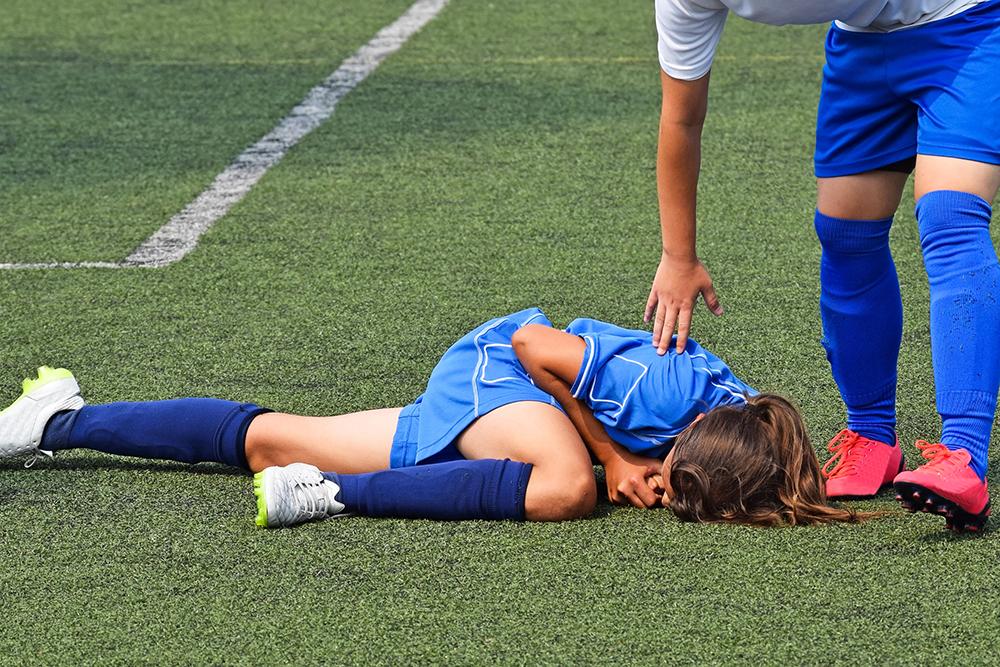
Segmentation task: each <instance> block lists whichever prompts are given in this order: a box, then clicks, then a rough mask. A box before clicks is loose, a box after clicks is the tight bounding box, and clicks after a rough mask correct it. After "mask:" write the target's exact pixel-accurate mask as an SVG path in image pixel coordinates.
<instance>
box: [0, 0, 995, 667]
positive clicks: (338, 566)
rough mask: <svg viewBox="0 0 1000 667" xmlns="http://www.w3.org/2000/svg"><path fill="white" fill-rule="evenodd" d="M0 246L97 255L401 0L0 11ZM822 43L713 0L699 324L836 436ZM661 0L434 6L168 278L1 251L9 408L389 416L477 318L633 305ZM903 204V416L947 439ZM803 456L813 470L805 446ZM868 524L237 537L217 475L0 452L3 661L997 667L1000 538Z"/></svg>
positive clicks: (649, 192)
mask: <svg viewBox="0 0 1000 667" xmlns="http://www.w3.org/2000/svg"><path fill="white" fill-rule="evenodd" d="M8 5H10V6H11V7H12V9H11V10H10V11H9V12H8V7H7V6H5V8H4V18H5V19H12V20H5V21H4V22H0V105H2V114H0V198H2V199H0V202H2V206H0V228H2V229H3V234H2V235H0V261H3V262H26V261H44V260H62V261H68V260H74V261H75V260H88V259H98V260H110V261H114V260H118V259H121V258H122V257H123V256H124V255H125V254H127V253H128V252H129V251H130V250H131V249H132V248H134V247H135V245H137V244H138V243H139V242H141V241H142V239H144V238H145V237H146V236H147V235H148V234H149V233H151V232H152V231H153V230H155V229H156V228H157V227H159V226H160V225H161V224H163V222H165V221H166V220H167V219H168V218H169V217H170V216H171V215H172V214H173V213H175V212H177V211H178V210H180V208H182V207H183V206H184V204H186V203H187V202H188V201H189V200H190V199H191V198H192V197H193V196H195V195H196V194H197V193H198V192H200V191H201V189H203V188H204V187H205V186H206V185H207V184H208V183H209V182H211V179H212V178H213V177H214V175H215V174H216V173H217V172H218V171H219V170H220V169H222V168H223V167H224V166H225V165H226V164H228V162H229V161H230V160H231V159H232V158H233V157H234V156H235V155H236V154H238V153H239V151H240V150H242V148H243V147H245V146H246V145H248V144H250V143H252V142H254V141H256V140H257V139H258V138H259V137H260V136H261V135H263V134H264V133H265V132H267V131H268V130H269V129H270V128H271V127H272V126H273V124H274V123H275V122H276V121H277V119H278V118H280V117H281V116H282V115H283V114H284V113H286V112H287V110H288V109H290V108H291V106H293V105H294V104H295V103H296V102H297V101H298V100H299V99H300V98H301V97H302V95H304V94H305V92H306V91H307V90H308V89H309V88H310V87H311V86H313V85H315V84H316V83H318V82H319V81H320V80H321V79H322V78H323V77H324V76H326V74H328V73H329V72H330V71H332V70H333V69H334V68H335V67H336V66H337V64H338V63H339V62H340V60H342V59H343V58H344V57H345V56H346V55H347V54H349V53H351V52H352V51H353V50H354V49H356V48H357V47H358V46H360V45H361V44H363V43H364V42H365V41H367V40H368V39H369V37H370V36H371V35H372V34H374V32H375V31H376V30H378V28H379V27H381V26H383V25H385V24H387V23H389V22H390V21H391V20H393V19H394V18H395V17H396V16H398V15H399V13H401V12H402V11H403V9H404V8H405V7H406V5H407V3H406V2H385V3H381V2H380V3H372V2H363V1H361V0H356V1H352V2H338V3H320V2H310V3H303V2H296V3H265V2H252V3H222V2H218V3H211V4H206V3H195V2H179V3H147V4H143V3H110V2H106V1H104V0H80V1H79V2H73V3H62V4H61V5H60V4H59V3H54V2H52V3H49V2H46V3H44V5H45V6H44V7H43V6H42V5H40V4H39V3H38V2H27V1H17V2H11V3H8ZM824 30H825V29H824V28H823V27H804V28H792V27H787V28H780V29H779V28H767V27H762V26H754V25H750V24H748V23H745V22H741V21H739V20H735V19H733V20H731V21H730V25H729V26H728V27H727V29H726V35H725V37H724V39H723V43H722V47H721V50H720V54H719V59H718V63H717V66H716V68H715V71H714V72H713V81H712V93H711V95H712V99H711V113H710V117H709V120H708V123H707V126H706V129H705V146H704V156H703V163H704V174H703V177H702V187H701V195H700V200H699V206H700V216H701V228H700V241H699V243H700V245H699V249H700V252H701V254H702V257H703V259H704V260H705V262H706V263H707V264H708V266H709V267H710V269H711V271H712V274H713V276H714V278H715V281H716V287H717V289H718V291H719V294H720V297H721V299H722V301H723V303H724V305H725V307H726V314H725V315H724V316H723V317H721V318H714V317H712V316H710V315H709V314H708V313H707V312H706V311H704V310H701V311H699V313H698V316H697V318H696V321H695V336H696V337H697V338H698V340H699V341H701V342H702V343H704V344H705V345H707V346H708V347H710V348H711V349H713V350H714V351H715V352H717V353H718V354H720V355H721V356H722V357H723V358H725V359H727V360H728V361H729V362H730V363H731V365H732V366H733V368H734V369H735V370H736V371H737V373H739V374H740V375H741V376H743V377H744V378H746V379H747V380H748V381H750V382H751V383H752V384H754V385H756V386H757V387H759V388H761V389H766V390H772V391H780V392H782V393H785V394H787V395H789V396H791V397H793V398H794V399H795V400H796V401H797V403H798V404H799V405H800V406H801V407H802V410H803V412H804V414H805V416H806V418H807V421H808V424H809V427H810V431H811V433H812V435H813V437H814V440H815V444H816V447H817V450H819V449H821V447H822V443H824V442H825V440H826V439H827V438H829V437H830V436H831V435H832V434H833V433H835V432H836V430H837V429H839V428H840V427H841V423H842V419H843V415H842V412H841V408H840V406H839V402H838V397H837V392H836V389H835V387H834V386H833V383H832V381H831V380H830V377H829V370H828V367H827V365H826V361H825V359H824V356H823V351H822V349H821V347H820V345H819V337H820V323H819V316H818V309H817V300H818V280H817V278H818V258H819V249H818V245H817V243H816V242H815V239H814V236H813V232H812V208H813V203H814V185H813V181H812V177H811V163H810V154H811V148H812V143H813V139H812V132H813V123H814V116H815V106H816V101H817V92H818V86H819V80H820V68H821V66H822V40H823V34H824ZM657 72H658V68H657V63H656V58H655V33H654V30H653V24H652V3H651V2H648V0H629V1H628V2H622V3H602V2H597V1H596V0H593V1H591V0H588V1H587V2H580V1H579V0H557V1H553V2H546V3H537V2H531V1H530V0H518V1H509V2H502V3H501V2H491V3H486V2H479V1H476V0H453V2H452V3H451V4H450V5H449V6H448V7H447V8H446V9H445V10H444V11H443V13H442V14H441V15H440V16H439V17H438V18H437V19H435V20H434V21H433V22H432V23H431V24H429V25H428V26H427V27H426V28H425V29H424V30H423V31H422V32H421V33H419V34H418V35H417V36H415V37H414V38H413V39H412V40H411V41H410V42H408V43H407V44H406V45H405V46H404V47H403V49H402V50H401V51H400V52H399V53H397V54H395V55H393V56H392V57H391V58H389V59H388V60H387V61H386V62H385V63H384V64H383V65H382V66H381V67H380V68H379V70H378V71H377V72H376V73H375V74H374V75H372V77H371V78H370V79H368V80H367V81H365V82H364V83H363V84H362V85H361V86H360V87H359V88H358V89H357V90H356V91H354V92H352V93H351V94H350V95H349V96H348V97H346V98H345V99H344V100H343V101H342V103H341V104H340V106H339V107H338V109H337V112H336V114H335V115H334V116H333V117H332V118H331V120H330V121H328V122H327V123H326V124H325V125H324V126H323V127H321V128H320V129H319V130H317V131H316V132H315V133H313V134H312V135H310V136H309V137H307V138H306V139H305V140H304V141H303V142H302V143H301V144H300V145H299V146H297V147H295V148H294V149H293V150H292V151H291V152H290V153H289V155H288V156H287V157H286V158H285V160H284V161H283V162H282V163H281V164H280V165H278V166H277V167H276V168H275V169H274V170H273V171H272V172H270V173H269V174H268V175H267V176H265V178H264V179H263V180H262V181H261V182H260V183H259V184H258V186H257V187H256V188H255V189H254V191H253V192H252V193H251V194H250V195H249V196H248V197H247V198H246V199H245V200H244V201H243V202H241V203H240V204H238V205H237V206H236V207H235V208H234V209H233V210H232V211H231V212H230V214H229V215H228V216H227V217H225V218H224V219H222V220H221V221H220V222H219V223H218V224H217V225H216V226H215V227H214V228H213V229H212V230H211V231H210V232H209V233H208V234H206V235H205V236H204V237H203V239H202V241H201V243H200V245H199V247H198V248H197V250H196V251H195V252H194V253H192V254H191V255H189V256H188V257H187V258H185V259H184V260H183V261H182V262H180V263H178V264H176V265H173V266H170V267H168V268H165V269H155V270H114V271H109V270H73V271H59V270H54V271H21V272H0V315H2V318H3V323H2V324H0V349H3V351H4V353H3V354H2V355H0V377H4V378H7V380H6V384H5V385H4V386H5V387H6V388H4V389H0V402H2V401H9V400H13V399H14V398H15V397H16V396H17V392H18V389H17V381H18V380H19V379H20V378H21V377H23V376H24V375H26V374H27V373H29V372H30V371H31V369H32V368H33V367H34V366H36V365H39V364H41V363H48V364H58V365H64V366H67V367H69V368H71V369H73V370H74V371H75V372H76V373H77V376H78V377H79V378H80V381H81V384H82V386H83V389H84V393H85V395H86V397H87V399H88V400H89V401H91V402H95V403H99V402H106V401H113V400H151V399H159V398H167V397H173V396H181V395H213V396H220V397H224V398H233V399H243V400H253V401H256V402H259V403H261V404H264V405H268V406H270V407H273V408H275V409H279V410H287V411H297V412H303V413H310V414H331V413H338V412H345V411H351V410H357V409H365V408H372V407H381V406H390V405H403V404H405V403H408V402H409V401H411V400H412V399H413V398H414V397H415V396H416V395H418V394H419V393H420V391H421V388H422V386H423V383H424V382H425V380H426V378H427V375H428V374H429V372H430V370H431V368H432V367H433V365H434V363H435V361H436V360H437V358H438V357H439V356H440V354H441V353H442V352H443V351H444V350H445V349H446V348H447V347H448V346H449V345H450V344H451V343H452V342H453V341H454V340H455V339H456V338H457V337H459V336H460V335H461V334H463V333H464V332H465V331H467V330H468V329H470V328H471V327H473V326H474V325H476V324H478V323H479V322H481V321H483V320H485V319H488V318H490V317H493V316H496V315H498V314H503V313H506V312H510V311H512V310H515V309H519V308H523V307H526V306H529V305H539V306H541V307H542V308H543V309H544V310H545V311H546V313H548V314H549V316H550V317H551V318H552V319H553V320H554V321H555V322H556V323H561V324H564V323H566V322H568V321H569V320H570V319H572V318H573V317H576V316H591V317H598V318H602V319H606V320H611V321H614V322H616V323H619V324H622V325H625V326H639V325H640V317H641V314H642V307H643V305H644V302H645V297H646V294H647V291H648V288H649V281H650V279H651V277H652V274H653V270H654V269H655V263H656V261H657V258H658V225H657V212H656V202H655V183H654V171H653V169H654V159H655V138H656V128H657V120H658V118H657V114H658V104H659V90H658V78H657V77H658V73H657ZM911 209H912V198H911V197H910V196H909V195H908V196H907V198H906V199H905V201H904V204H903V206H902V208H901V211H902V212H901V214H900V216H899V218H898V223H897V225H896V228H895V230H894V232H893V238H892V244H893V249H894V251H895V253H896V258H897V264H898V267H899V271H900V279H901V282H902V284H903V293H904V307H905V323H904V346H903V350H902V354H901V359H900V405H899V414H900V432H901V437H902V440H903V442H904V443H905V444H904V451H905V453H906V454H907V456H909V457H910V458H911V459H915V458H916V452H915V450H914V448H913V447H912V445H911V444H910V443H912V442H913V440H914V439H915V438H918V437H927V438H931V439H933V437H934V436H935V435H936V434H937V433H936V429H937V423H936V416H935V413H934V403H933V391H932V389H933V383H932V378H931V365H930V349H929V338H928V324H927V313H926V311H927V289H926V279H925V278H924V276H923V269H922V264H921V261H920V257H919V247H918V242H917V234H916V226H915V222H914V220H913V216H912V214H911V212H910V211H911ZM824 458H825V457H824ZM855 506H856V507H859V508H864V509H879V510H886V511H888V512H889V513H890V514H889V516H887V517H885V518H883V519H879V520H876V521H872V522H870V523H868V524H865V525H861V526H835V527H829V528H815V529H804V528H798V529H775V530H760V529H751V528H744V527H731V526H694V525H687V524H681V523H679V522H678V521H676V520H675V519H674V518H672V516H670V515H669V514H668V513H666V512H664V511H642V510H636V509H628V508H613V507H611V506H610V505H608V504H606V503H603V504H601V505H600V506H599V507H598V510H597V512H596V513H595V515H594V516H593V517H591V518H589V519H587V520H584V521H577V522H570V523H563V524H511V523H503V524H501V523H484V522H467V523H457V524H449V523H436V522H430V521H393V520H373V519H363V518H349V519H342V520H337V521H328V522H325V523H321V524H314V525H308V526H303V527H300V528H296V529H294V530H284V531H262V530H259V529H256V528H255V527H254V526H253V516H254V509H255V508H254V502H253V497H252V494H251V483H250V479H249V478H248V477H246V476H243V475H240V474H238V473H237V472H235V471H233V470H230V469H227V468H223V467H221V466H213V465H199V466H195V467H189V466H184V465H178V464H171V463H161V462H146V461H138V460H129V459H123V458H113V457H108V456H103V455H99V454H92V453H87V452H68V453H63V454H60V455H59V456H58V457H57V458H56V460H55V461H53V462H45V463H39V464H38V465H36V466H35V467H34V468H32V469H30V470H24V469H23V468H22V467H21V462H20V461H14V462H2V463H0V610H2V616H0V618H2V622H0V662H3V663H9V664H20V663H24V662H36V663H61V664H79V663H93V662H100V663H103V664H125V663H136V662H153V663H178V664H180V663H213V664H215V663H246V664H279V663H302V664H311V663H316V662H333V663H362V664H367V663H389V664H411V663H485V662H494V661H500V662H505V663H520V664H536V663H540V662H544V663H555V662H561V663H602V664H613V663H619V662H622V663H647V664H669V663H681V664H690V663H748V662H759V663H766V664H772V663H783V664H799V663H805V664H843V665H855V664H875V663H879V664H903V663H905V664H914V663H915V664H969V663H980V662H995V661H997V660H998V659H1000V646H998V640H997V633H998V631H1000V620H998V615H997V611H996V610H997V608H998V606H1000V575H998V574H997V569H996V568H995V567H994V563H995V562H996V561H997V558H998V555H1000V553H998V551H1000V549H998V538H997V534H996V533H995V532H992V531H991V532H989V533H987V534H986V535H985V536H982V537H980V538H964V537H952V536H951V535H950V534H948V533H946V532H945V531H944V530H943V527H942V523H941V521H940V520H939V519H937V518H932V517H927V516H915V517H911V516H908V515H902V514H899V513H898V512H897V511H896V508H895V503H894V502H892V501H891V497H890V496H888V495H886V496H883V497H880V498H879V499H877V500H874V501H871V502H866V503H857V504H855Z"/></svg>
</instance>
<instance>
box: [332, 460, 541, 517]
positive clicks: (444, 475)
mask: <svg viewBox="0 0 1000 667" xmlns="http://www.w3.org/2000/svg"><path fill="white" fill-rule="evenodd" d="M530 475H531V465H530V464H528V463H520V462H518V461H510V460H503V461H498V460H493V459H482V460H477V461H448V462H446V463H433V464H429V465H421V466H415V467H412V468H394V469H391V470H382V471H380V472H373V473H365V474H363V475H338V474H337V473H332V472H326V473H323V476H324V477H326V478H327V479H329V480H332V481H333V482H334V483H336V484H337V485H339V486H340V493H339V494H338V496H337V499H338V500H340V502H342V503H344V505H345V507H346V511H348V512H354V513H357V514H360V515H362V516H373V517H396V518H401V519H436V520H439V521H460V520H464V519H509V520H514V521H523V520H524V496H525V493H526V491H527V489H528V478H529V477H530Z"/></svg>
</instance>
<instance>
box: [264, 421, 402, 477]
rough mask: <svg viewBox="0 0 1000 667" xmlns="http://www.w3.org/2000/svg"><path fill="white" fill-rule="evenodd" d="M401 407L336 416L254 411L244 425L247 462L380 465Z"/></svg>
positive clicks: (347, 470) (331, 468)
mask: <svg viewBox="0 0 1000 667" xmlns="http://www.w3.org/2000/svg"><path fill="white" fill-rule="evenodd" d="M401 410H402V408H382V409H379V410H367V411H365V412H355V413H353V414H346V415H338V416H336V417H302V416H299V415H290V414H283V413H278V412H269V413H266V414H263V415H260V416H259V417H257V418H256V419H254V420H253V421H252V422H251V423H250V428H249V429H248V430H247V438H246V455H247V462H248V463H249V464H250V469H251V470H252V471H254V472H259V471H261V470H263V469H264V468H266V467H268V466H274V465H278V466H283V465H288V464H289V463H296V462H300V463H309V464H312V465H314V466H316V467H317V468H319V469H320V470H324V471H328V472H336V473H344V474H352V473H363V472H375V471H377V470H385V469H386V468H388V467H389V451H390V449H392V436H393V434H394V433H395V431H396V420H397V419H398V418H399V413H400V411H401Z"/></svg>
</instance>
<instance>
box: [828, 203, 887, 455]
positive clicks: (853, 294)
mask: <svg viewBox="0 0 1000 667" xmlns="http://www.w3.org/2000/svg"><path fill="white" fill-rule="evenodd" d="M890 227H892V218H885V219H883V220H844V219H841V218H832V217H830V216H827V215H823V214H822V213H820V212H819V211H816V235H817V236H818V237H819V240H820V244H821V245H822V246H823V257H822V260H821V261H820V273H819V276H820V297H819V306H820V313H821V315H822V317H823V347H824V348H826V357H827V359H828V360H829V361H830V368H831V370H832V371H833V379H834V380H835V381H836V383H837V387H838V388H839V389H840V395H841V397H842V398H843V400H844V404H845V405H846V406H847V427H848V428H849V429H851V430H852V431H856V432H858V433H860V434H861V435H863V436H865V437H866V438H871V439H873V440H878V441H879V442H885V443H888V444H890V445H894V444H895V443H896V366H897V361H898V358H899V345H900V343H901V341H902V336H903V305H902V302H901V301H900V296H899V279H898V278H897V277H896V265H895V264H894V263H893V261H892V254H891V253H890V251H889V229H890Z"/></svg>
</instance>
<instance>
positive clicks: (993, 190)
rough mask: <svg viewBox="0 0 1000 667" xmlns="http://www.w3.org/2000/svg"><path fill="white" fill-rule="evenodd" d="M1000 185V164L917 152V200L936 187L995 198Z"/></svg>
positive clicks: (915, 187)
mask: <svg viewBox="0 0 1000 667" xmlns="http://www.w3.org/2000/svg"><path fill="white" fill-rule="evenodd" d="M997 189H1000V165H995V164H986V163H985V162H974V161H972V160H960V159H958V158H952V157H938V156H936V155H918V156H917V174H916V180H915V181H914V194H915V196H916V199H917V201H919V200H920V198H921V197H923V196H924V195H925V194H927V193H928V192H933V191H935V190H956V191H958V192H968V193H969V194H973V195H978V196H980V197H982V198H983V199H985V200H986V201H987V202H992V201H993V198H994V197H996V194H997Z"/></svg>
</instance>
